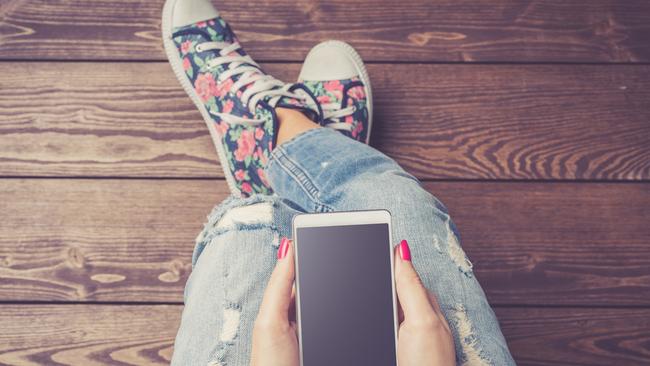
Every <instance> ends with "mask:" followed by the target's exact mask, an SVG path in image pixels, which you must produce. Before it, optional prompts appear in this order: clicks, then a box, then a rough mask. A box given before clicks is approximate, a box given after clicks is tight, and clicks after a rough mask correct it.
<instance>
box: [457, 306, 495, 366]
mask: <svg viewBox="0 0 650 366" xmlns="http://www.w3.org/2000/svg"><path fill="white" fill-rule="evenodd" d="M450 310H451V322H452V325H453V328H454V329H455V330H456V332H457V335H458V340H459V342H460V348H461V351H462V355H461V358H460V360H458V361H459V365H462V366H489V365H492V364H493V363H492V362H491V361H490V360H489V359H488V357H487V356H486V355H485V352H484V351H483V350H482V349H481V348H480V346H479V339H478V336H477V335H476V330H475V329H474V325H473V324H472V321H471V319H470V317H469V315H468V313H467V309H466V308H465V306H464V305H463V304H456V305H454V306H453V307H452V308H451V309H450Z"/></svg>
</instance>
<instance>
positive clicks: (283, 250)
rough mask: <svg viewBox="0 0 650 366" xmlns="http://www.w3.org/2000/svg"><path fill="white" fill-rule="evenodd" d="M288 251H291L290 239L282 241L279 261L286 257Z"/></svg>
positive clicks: (279, 249)
mask: <svg viewBox="0 0 650 366" xmlns="http://www.w3.org/2000/svg"><path fill="white" fill-rule="evenodd" d="M288 251H289V239H287V238H282V240H280V247H279V248H278V259H282V258H284V257H286V256H287V252H288Z"/></svg>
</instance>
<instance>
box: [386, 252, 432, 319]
mask: <svg viewBox="0 0 650 366" xmlns="http://www.w3.org/2000/svg"><path fill="white" fill-rule="evenodd" d="M395 251H396V253H395V257H396V258H397V260H396V261H395V287H396V290H397V298H398V299H399V303H400V306H401V307H402V311H403V313H404V319H405V320H410V321H413V320H417V319H418V318H421V317H423V316H430V315H431V314H432V313H433V314H435V312H434V310H433V308H432V306H431V303H430V302H429V295H428V292H427V289H426V288H425V287H424V285H423V284H422V281H421V280H420V276H418V273H417V272H416V271H415V268H414V267H413V263H411V251H410V249H409V246H408V243H407V242H406V240H402V242H401V243H400V244H398V245H397V246H396V247H395Z"/></svg>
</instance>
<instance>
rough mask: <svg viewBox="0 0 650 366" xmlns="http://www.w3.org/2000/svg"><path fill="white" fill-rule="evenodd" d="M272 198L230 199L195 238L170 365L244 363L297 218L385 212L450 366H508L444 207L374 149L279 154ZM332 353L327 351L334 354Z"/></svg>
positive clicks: (312, 142)
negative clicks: (426, 294) (444, 327)
mask: <svg viewBox="0 0 650 366" xmlns="http://www.w3.org/2000/svg"><path fill="white" fill-rule="evenodd" d="M266 173H267V176H268V179H269V181H270V183H271V186H272V187H273V189H274V191H275V195H273V196H261V195H257V196H252V197H249V198H236V197H230V198H228V199H226V200H225V201H224V202H223V203H221V204H220V205H219V206H217V207H216V208H215V209H214V210H213V212H212V213H211V214H210V216H209V217H208V222H207V224H206V225H205V228H204V230H203V232H201V234H200V235H199V237H198V238H197V243H196V247H195V250H194V255H193V258H192V263H193V271H192V274H191V275H190V278H189V280H188V281H187V285H186V288H185V308H184V310H183V316H182V320H181V325H180V329H179V331H178V334H177V336H176V342H175V345H174V356H173V359H172V365H211V366H217V365H221V366H225V365H228V366H235V365H248V363H249V358H250V351H251V338H252V337H251V333H252V329H253V323H254V321H255V318H256V316H257V311H258V308H259V306H260V302H261V299H262V295H263V293H264V289H265V287H266V283H267V280H268V278H269V276H270V274H271V272H272V270H273V268H274V266H275V261H276V252H277V249H278V245H279V241H280V240H279V239H280V237H282V236H286V237H290V236H291V219H292V217H293V216H294V215H295V214H297V213H302V212H329V211H349V210H369V209H387V210H389V211H390V212H391V214H392V220H393V235H394V237H393V242H394V243H398V242H399V241H400V240H402V239H406V240H408V243H409V246H410V248H411V254H412V261H413V265H414V266H415V268H416V270H417V272H418V273H419V274H420V277H421V278H422V282H423V283H424V285H425V286H426V287H427V288H428V289H429V290H431V291H432V292H433V293H435V295H436V296H437V298H438V302H439V304H440V307H441V308H442V311H443V313H444V315H445V317H446V319H447V321H448V322H449V324H450V326H451V330H452V333H453V336H454V342H455V345H456V355H457V356H456V357H457V361H458V364H459V365H499V366H501V365H514V361H513V359H512V357H511V355H510V352H509V351H508V347H507V345H506V342H505V340H504V338H503V335H502V334H501V330H500V328H499V324H498V322H497V319H496V317H495V315H494V313H493V311H492V309H491V308H490V305H489V304H488V302H487V300H486V298H485V295H484V293H483V290H482V289H481V286H480V285H479V283H478V281H477V280H476V278H475V277H474V275H473V272H472V264H471V263H470V261H469V260H468V259H467V257H466V256H465V253H464V252H463V249H462V248H461V246H460V244H459V240H458V233H457V231H456V228H455V226H454V224H453V222H452V221H451V218H450V217H449V215H448V213H447V210H446V208H445V207H444V206H443V205H442V203H440V201H438V200H437V199H436V198H435V197H433V196H432V195H431V194H430V193H428V192H427V191H425V190H424V189H423V188H422V187H421V186H420V184H419V182H418V181H417V179H416V178H414V177H413V176H411V175H409V174H408V173H406V172H405V171H404V170H403V169H402V168H401V167H400V166H399V165H397V163H396V162H395V161H393V160H392V159H390V158H388V157H387V156H385V155H384V154H382V153H380V152H378V151H377V150H375V149H373V148H371V147H369V146H367V145H364V144H361V143H358V142H356V141H354V140H352V139H350V138H348V137H345V136H343V135H342V134H339V133H338V132H335V131H333V130H330V129H326V128H321V129H313V130H309V131H307V132H305V133H303V134H301V135H299V136H297V137H295V138H294V139H292V140H291V141H288V142H287V143H284V144H282V145H280V146H278V147H277V148H276V149H275V150H274V151H273V154H272V156H271V159H270V160H269V163H268V166H267V168H266ZM333 352H335V350H333Z"/></svg>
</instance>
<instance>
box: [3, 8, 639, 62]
mask: <svg viewBox="0 0 650 366" xmlns="http://www.w3.org/2000/svg"><path fill="white" fill-rule="evenodd" d="M162 4H163V1H162V0H156V1H150V0H116V1H105V0H102V1H97V0H73V1H56V2H54V1H47V0H22V1H21V0H6V1H4V2H3V3H2V4H1V6H0V36H1V37H0V58H2V59H67V60H117V59H119V60H162V59H164V53H163V52H162V45H161V41H160V13H161V9H162ZM218 7H219V10H220V11H221V13H222V15H223V16H224V17H225V18H226V19H227V20H228V21H229V22H230V23H231V25H232V26H233V28H234V29H235V31H236V32H237V34H238V35H239V37H240V39H241V41H242V42H243V44H244V45H245V46H246V48H247V49H248V50H249V52H251V53H252V55H253V56H255V57H256V58H257V59H259V60H292V61H301V60H302V58H303V57H304V56H305V54H306V53H307V51H308V50H309V48H310V47H312V46H313V45H314V44H316V43H318V42H319V41H322V40H325V39H332V38H333V39H343V40H345V41H348V42H350V43H352V44H353V45H354V46H355V47H357V48H358V49H359V50H360V52H361V55H362V56H363V57H364V58H365V59H366V60H372V61H459V62H473V61H508V62H510V61H515V62H539V61H558V62H637V61H642V62H648V61H650V46H649V45H648V42H647V34H648V32H649V31H650V3H648V2H647V1H644V0H626V1H617V0H591V1H587V2H585V1H580V0H547V1H534V0H529V1H518V0H493V1H487V2H476V1H470V0H463V1H456V0H440V1H436V2H427V1H421V0H404V1H399V2H396V1H391V0H379V1H378V0H357V1H354V2H349V1H346V0H328V1H310V0H299V1H289V0H277V1H263V2H259V1H257V2H241V1H235V0H223V1H219V4H218Z"/></svg>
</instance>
